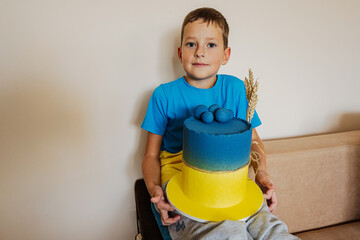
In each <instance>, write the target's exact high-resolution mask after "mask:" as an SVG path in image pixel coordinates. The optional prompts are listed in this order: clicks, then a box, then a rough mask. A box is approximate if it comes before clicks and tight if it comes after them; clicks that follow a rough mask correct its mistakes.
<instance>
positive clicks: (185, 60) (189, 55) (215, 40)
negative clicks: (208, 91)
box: [178, 20, 230, 87]
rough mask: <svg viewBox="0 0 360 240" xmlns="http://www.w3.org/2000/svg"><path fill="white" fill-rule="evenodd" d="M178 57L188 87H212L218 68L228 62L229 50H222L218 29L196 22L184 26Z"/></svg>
mask: <svg viewBox="0 0 360 240" xmlns="http://www.w3.org/2000/svg"><path fill="white" fill-rule="evenodd" d="M178 57H179V59H180V61H181V63H182V65H183V67H184V70H185V72H186V75H185V78H186V80H187V82H188V83H189V84H190V85H193V86H198V87H199V86H200V87H201V86H202V87H206V86H207V84H209V86H208V87H212V85H211V84H214V83H215V82H216V74H217V72H218V71H219V68H220V66H221V65H225V64H226V63H227V62H228V60H229V57H230V48H226V49H224V41H223V36H222V30H221V28H220V27H218V26H217V25H214V24H211V23H210V24H208V23H203V22H202V20H197V21H195V22H191V23H188V24H187V25H186V26H185V28H184V35H183V41H182V45H181V47H179V48H178ZM200 80H201V81H200Z"/></svg>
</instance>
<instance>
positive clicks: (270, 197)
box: [255, 170, 277, 213]
mask: <svg viewBox="0 0 360 240" xmlns="http://www.w3.org/2000/svg"><path fill="white" fill-rule="evenodd" d="M255 180H256V183H257V184H258V185H259V187H260V188H261V190H262V192H263V194H264V198H265V199H266V202H267V204H268V207H269V210H270V212H271V213H273V212H274V210H275V208H276V205H277V198H276V193H275V185H274V183H273V182H272V180H271V177H270V175H269V174H268V172H267V171H266V170H259V171H258V172H257V174H256V178H255Z"/></svg>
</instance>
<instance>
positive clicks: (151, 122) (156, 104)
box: [141, 85, 167, 135]
mask: <svg viewBox="0 0 360 240" xmlns="http://www.w3.org/2000/svg"><path fill="white" fill-rule="evenodd" d="M166 109H167V99H166V96H165V94H164V91H163V90H162V89H161V85H160V86H159V87H157V88H156V89H155V90H154V92H153V94H152V96H151V98H150V101H149V104H148V108H147V110H146V115H145V118H144V121H143V122H142V124H141V128H142V129H144V130H146V131H149V132H152V133H155V134H158V135H164V133H165V130H166V126H167V116H166Z"/></svg>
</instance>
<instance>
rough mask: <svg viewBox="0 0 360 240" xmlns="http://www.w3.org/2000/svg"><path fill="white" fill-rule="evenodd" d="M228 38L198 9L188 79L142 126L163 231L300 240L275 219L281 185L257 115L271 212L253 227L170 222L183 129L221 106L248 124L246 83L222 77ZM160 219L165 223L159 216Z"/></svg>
mask: <svg viewBox="0 0 360 240" xmlns="http://www.w3.org/2000/svg"><path fill="white" fill-rule="evenodd" d="M228 33H229V27H228V25H227V22H226V20H225V18H224V17H223V15H222V14H221V13H219V12H218V11H216V10H215V9H212V8H200V9H196V10H194V11H192V12H190V13H189V14H188V15H187V16H186V17H185V19H184V23H183V25H182V30H181V46H180V47H179V48H178V57H179V60H180V62H181V63H182V66H183V68H184V70H185V76H184V77H182V78H179V79H177V80H175V81H173V82H170V83H167V84H162V85H160V86H159V87H158V88H156V89H155V91H154V93H153V95H152V97H151V99H150V102H149V106H148V110H147V113H146V116H145V119H144V121H143V123H142V126H141V127H142V128H143V129H145V130H147V131H148V136H147V144H146V150H145V154H144V158H143V162H142V169H143V175H144V179H145V182H146V186H147V189H148V191H149V194H150V196H151V197H152V198H151V202H152V203H153V204H154V205H155V207H156V209H157V211H158V212H159V213H160V216H161V223H162V225H164V226H169V227H168V230H169V233H170V235H171V238H172V239H275V238H276V239H298V238H296V237H294V236H292V235H290V234H288V232H287V227H286V225H285V224H284V223H282V222H281V221H280V220H278V219H277V218H276V217H275V216H274V215H272V214H271V213H270V212H273V211H274V209H275V207H276V205H277V199H276V194H275V185H274V184H273V183H272V180H271V177H270V175H269V174H268V173H267V171H266V156H265V154H264V151H263V149H264V146H263V143H262V142H261V140H260V138H259V136H258V134H257V132H256V130H255V127H257V126H259V125H260V124H261V122H260V120H259V118H258V116H257V114H256V113H255V115H254V117H253V120H252V126H253V128H254V129H253V137H252V141H253V143H256V144H252V146H251V149H252V151H256V152H258V153H259V154H260V160H259V163H258V164H256V166H253V167H254V168H256V170H257V174H256V181H257V183H258V185H259V186H260V187H261V188H262V189H263V191H264V198H265V199H266V200H267V203H268V205H269V206H268V207H267V206H266V204H264V205H263V206H262V208H261V210H260V211H259V212H258V213H256V214H255V215H253V216H251V217H250V218H249V219H248V220H247V221H229V220H226V221H222V222H208V223H199V222H195V221H192V220H190V219H188V218H186V217H184V216H180V215H176V216H169V213H168V212H172V211H174V209H173V208H172V207H171V205H170V204H168V203H167V202H166V201H165V197H164V191H163V188H162V187H163V186H164V184H165V183H166V182H167V181H168V180H170V178H171V177H172V176H174V175H175V174H176V173H177V172H179V171H181V169H182V164H183V163H182V161H181V159H182V127H183V123H184V120H185V119H186V118H188V117H190V116H191V115H192V111H193V109H194V107H196V106H197V105H199V104H203V105H206V106H210V105H212V104H214V103H216V104H218V105H220V106H222V107H225V108H228V109H232V110H233V111H234V113H235V116H236V117H238V118H242V119H244V120H246V110H247V100H246V93H245V87H244V83H243V82H242V81H241V80H239V79H237V78H235V77H233V76H228V75H218V74H217V73H218V70H219V68H220V66H221V65H225V64H226V63H227V62H228V61H229V58H230V54H231V49H230V47H228ZM159 159H160V161H159ZM154 214H155V215H157V216H156V217H159V216H158V213H157V212H155V211H154ZM180 219H181V220H180ZM174 223H176V224H174ZM166 233H167V232H166V231H165V233H164V232H162V234H163V236H164V238H168V237H169V236H168V235H167V234H166ZM171 238H169V239H171Z"/></svg>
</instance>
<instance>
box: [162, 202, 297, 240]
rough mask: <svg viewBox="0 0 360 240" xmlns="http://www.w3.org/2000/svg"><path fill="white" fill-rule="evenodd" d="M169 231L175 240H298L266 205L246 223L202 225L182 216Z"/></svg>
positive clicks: (223, 222) (227, 222) (231, 222)
mask: <svg viewBox="0 0 360 240" xmlns="http://www.w3.org/2000/svg"><path fill="white" fill-rule="evenodd" d="M168 229H169V233H170V235H171V237H172V239H173V240H176V239H202V240H207V239H212V240H216V239H221V240H224V239H246V240H251V239H289V240H290V239H294V240H295V239H298V238H297V237H295V236H293V235H291V234H289V233H288V229H287V226H286V224H285V223H283V222H282V221H280V220H279V219H278V218H277V217H276V216H275V215H273V214H272V213H271V212H270V211H269V209H268V207H267V206H266V204H263V206H262V208H261V209H260V210H259V211H258V212H257V213H256V214H254V215H253V216H251V217H250V218H249V219H248V220H246V221H231V220H225V221H221V222H206V223H200V222H196V221H193V220H191V219H189V218H187V217H184V216H182V218H181V219H180V220H179V221H178V222H177V223H176V224H173V225H171V226H169V228H168ZM279 237H280V238H279Z"/></svg>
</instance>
